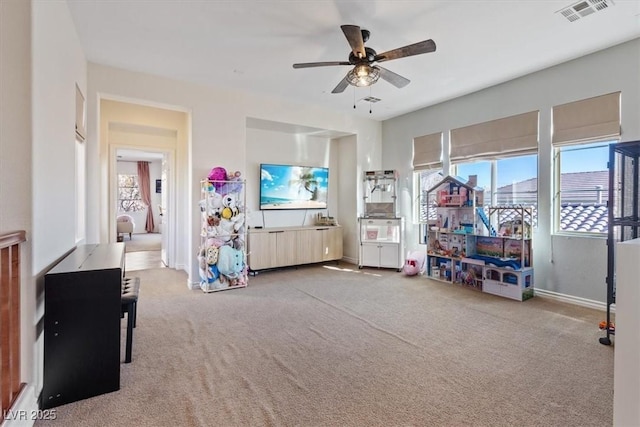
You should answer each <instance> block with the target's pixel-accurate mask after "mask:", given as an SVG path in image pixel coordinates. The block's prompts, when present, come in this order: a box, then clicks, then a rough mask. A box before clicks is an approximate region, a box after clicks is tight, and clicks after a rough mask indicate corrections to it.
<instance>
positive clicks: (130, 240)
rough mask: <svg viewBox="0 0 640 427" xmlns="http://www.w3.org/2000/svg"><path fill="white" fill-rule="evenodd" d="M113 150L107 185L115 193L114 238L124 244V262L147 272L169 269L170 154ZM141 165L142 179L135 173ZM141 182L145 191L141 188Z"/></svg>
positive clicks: (138, 171)
mask: <svg viewBox="0 0 640 427" xmlns="http://www.w3.org/2000/svg"><path fill="white" fill-rule="evenodd" d="M114 148H115V162H114V163H115V172H114V173H113V174H112V178H111V180H110V181H111V183H112V185H111V187H112V188H114V189H115V193H116V194H115V205H116V209H115V221H116V236H117V237H116V238H117V240H118V241H123V242H124V243H125V250H126V253H127V258H128V260H129V258H131V259H132V260H137V261H136V262H135V264H140V263H142V264H145V265H146V264H148V265H149V268H154V267H159V266H162V265H164V266H169V265H170V264H171V260H170V251H169V235H170V232H171V227H169V220H170V214H169V212H170V209H169V201H170V200H171V195H170V192H171V191H172V186H171V185H170V179H169V178H170V174H169V171H170V169H171V168H170V163H171V153H170V152H168V151H162V150H153V149H138V148H130V147H127V148H124V147H114ZM143 163H144V164H145V169H146V170H147V174H148V176H146V177H145V178H143V177H141V176H140V170H139V165H140V164H143ZM143 182H144V183H145V184H146V189H145V188H142V183H143ZM145 193H146V194H145ZM145 198H146V200H145ZM139 252H145V253H139ZM133 253H136V255H135V256H134V255H132V254H133ZM128 264H131V263H129V262H128ZM128 267H134V266H133V265H131V266H128ZM129 269H131V268H129ZM138 269H139V268H138Z"/></svg>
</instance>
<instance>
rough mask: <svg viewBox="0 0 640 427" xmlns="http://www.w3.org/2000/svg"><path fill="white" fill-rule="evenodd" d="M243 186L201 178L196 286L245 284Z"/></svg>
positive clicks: (221, 287) (215, 287)
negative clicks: (198, 274) (198, 275)
mask: <svg viewBox="0 0 640 427" xmlns="http://www.w3.org/2000/svg"><path fill="white" fill-rule="evenodd" d="M245 185H246V182H245V181H244V180H241V179H237V180H224V181H223V180H219V181H218V180H208V179H207V180H203V181H201V183H200V186H201V199H200V203H199V208H200V213H201V224H202V226H201V232H200V249H199V251H198V257H197V258H198V268H199V273H200V288H201V289H202V290H203V291H204V292H215V291H222V290H226V289H235V288H243V287H245V286H247V281H248V280H247V279H248V268H247V252H246V247H245V234H246V221H245V219H246V218H245V216H246V214H245V206H246V196H245Z"/></svg>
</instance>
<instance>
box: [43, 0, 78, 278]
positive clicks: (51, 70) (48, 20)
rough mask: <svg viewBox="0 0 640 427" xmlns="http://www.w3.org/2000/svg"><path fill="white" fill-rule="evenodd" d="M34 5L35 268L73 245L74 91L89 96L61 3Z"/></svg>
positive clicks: (74, 37) (68, 17) (74, 38)
mask: <svg viewBox="0 0 640 427" xmlns="http://www.w3.org/2000/svg"><path fill="white" fill-rule="evenodd" d="M32 7H33V45H32V48H33V69H32V73H33V182H34V185H33V236H32V237H33V243H34V252H33V269H34V272H40V271H42V270H43V269H44V268H45V267H47V266H48V265H49V264H51V263H52V262H53V261H55V260H57V259H58V258H59V257H60V256H61V255H62V254H64V253H65V252H67V251H68V250H70V249H71V248H73V247H74V246H75V244H76V242H75V235H76V234H75V230H76V219H75V215H76V214H75V212H76V211H75V203H76V198H75V197H76V195H75V186H76V177H75V170H76V167H75V109H76V99H75V87H76V84H78V87H79V88H80V90H81V91H82V93H84V94H86V93H87V89H86V88H87V84H86V73H87V68H86V60H85V57H84V54H83V52H82V47H81V46H80V42H79V41H78V37H77V35H76V33H75V27H74V25H73V21H72V19H71V15H70V13H69V10H68V8H67V5H66V3H64V2H42V1H34V2H32Z"/></svg>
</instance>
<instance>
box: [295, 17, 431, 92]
mask: <svg viewBox="0 0 640 427" xmlns="http://www.w3.org/2000/svg"><path fill="white" fill-rule="evenodd" d="M340 28H342V32H343V33H344V35H345V37H346V38H347V41H348V42H349V45H350V46H351V53H349V60H348V61H331V62H306V63H302V64H293V68H312V67H326V66H334V65H352V66H353V68H352V69H351V70H350V71H349V72H348V73H347V75H346V76H345V77H344V78H343V79H342V80H341V81H340V83H338V85H337V86H336V87H335V88H334V89H333V90H332V91H331V93H341V92H344V90H345V89H346V88H347V86H348V85H353V86H357V87H363V86H371V85H372V84H374V83H375V82H377V81H378V79H379V78H380V77H382V79H383V80H386V81H388V82H389V83H391V84H392V85H394V86H395V87H398V88H402V87H405V86H406V85H408V84H409V82H410V80H409V79H407V78H405V77H402V76H401V75H399V74H396V73H394V72H393V71H389V70H387V69H386V68H382V67H381V66H379V65H375V64H376V63H378V62H384V61H390V60H392V59H398V58H404V57H407V56H413V55H420V54H423V53H429V52H434V51H435V50H436V44H435V42H434V41H433V40H431V39H429V40H424V41H421V42H418V43H414V44H410V45H407V46H404V47H399V48H397V49H393V50H389V51H387V52H384V53H380V54H379V53H376V51H375V50H373V49H372V48H370V47H365V46H364V44H365V42H366V41H367V40H369V36H370V33H369V31H368V30H364V29H361V28H360V27H359V26H357V25H341V26H340Z"/></svg>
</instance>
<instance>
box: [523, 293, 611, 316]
mask: <svg viewBox="0 0 640 427" xmlns="http://www.w3.org/2000/svg"><path fill="white" fill-rule="evenodd" d="M534 293H535V295H536V296H538V297H541V298H549V299H553V300H556V301H561V302H566V303H569V304H574V305H579V306H581V307H587V308H593V309H596V310H600V311H607V304H606V303H604V302H601V301H595V300H592V299H587V298H581V297H576V296H573V295H567V294H561V293H559V292H553V291H548V290H546V289H535V291H534ZM611 312H612V313H614V312H615V305H612V306H611Z"/></svg>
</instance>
